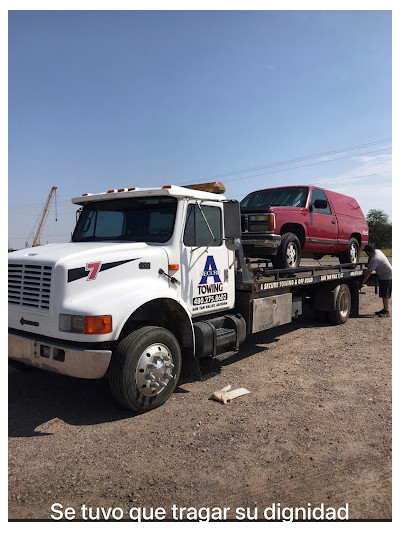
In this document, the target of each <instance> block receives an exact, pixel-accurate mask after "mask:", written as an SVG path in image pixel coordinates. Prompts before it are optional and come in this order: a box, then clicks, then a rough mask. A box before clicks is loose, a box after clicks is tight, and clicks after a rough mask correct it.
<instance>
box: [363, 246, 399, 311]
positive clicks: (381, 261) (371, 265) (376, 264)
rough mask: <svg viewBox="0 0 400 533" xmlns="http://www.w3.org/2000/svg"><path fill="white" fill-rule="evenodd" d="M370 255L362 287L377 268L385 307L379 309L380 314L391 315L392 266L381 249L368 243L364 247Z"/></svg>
mask: <svg viewBox="0 0 400 533" xmlns="http://www.w3.org/2000/svg"><path fill="white" fill-rule="evenodd" d="M364 251H365V253H366V254H367V256H368V258H369V259H368V263H367V271H366V273H365V276H364V279H363V280H362V282H361V285H360V288H361V287H362V286H363V285H364V284H365V283H366V281H367V279H368V278H369V277H370V275H371V274H372V271H373V270H375V272H376V275H377V276H378V278H379V297H380V298H382V300H383V309H381V310H380V311H377V312H376V313H375V314H376V315H378V316H389V300H390V297H391V296H392V266H391V264H390V263H389V261H388V260H387V257H386V256H385V254H384V253H383V252H381V251H380V250H375V248H374V247H373V246H372V244H367V245H366V246H365V248H364Z"/></svg>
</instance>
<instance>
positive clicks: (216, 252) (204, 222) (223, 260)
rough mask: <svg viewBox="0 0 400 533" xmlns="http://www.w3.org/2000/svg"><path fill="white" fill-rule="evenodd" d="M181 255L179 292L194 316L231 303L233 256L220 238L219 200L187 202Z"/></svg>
mask: <svg viewBox="0 0 400 533" xmlns="http://www.w3.org/2000/svg"><path fill="white" fill-rule="evenodd" d="M181 257H182V260H181V268H182V288H181V296H182V299H183V300H184V301H185V302H186V304H187V306H188V308H189V309H190V311H191V312H192V314H193V316H197V315H204V314H207V313H213V312H214V313H215V312H219V311H223V310H226V309H231V308H233V307H234V305H235V272H234V260H235V257H234V252H232V251H229V250H228V249H227V248H226V246H225V244H224V240H223V213H222V203H220V202H218V203H217V202H208V201H202V202H200V201H189V202H188V205H187V211H186V221H185V226H184V230H183V238H182V252H181Z"/></svg>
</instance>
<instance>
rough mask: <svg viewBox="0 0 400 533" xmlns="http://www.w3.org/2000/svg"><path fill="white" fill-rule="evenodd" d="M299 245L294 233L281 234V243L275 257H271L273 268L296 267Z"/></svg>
mask: <svg viewBox="0 0 400 533" xmlns="http://www.w3.org/2000/svg"><path fill="white" fill-rule="evenodd" d="M300 259H301V245H300V241H299V239H298V237H297V235H295V234H294V233H285V234H284V235H282V241H281V245H280V246H279V248H278V252H277V254H276V256H275V257H272V258H271V260H272V264H273V266H274V268H296V267H298V266H299V264H300Z"/></svg>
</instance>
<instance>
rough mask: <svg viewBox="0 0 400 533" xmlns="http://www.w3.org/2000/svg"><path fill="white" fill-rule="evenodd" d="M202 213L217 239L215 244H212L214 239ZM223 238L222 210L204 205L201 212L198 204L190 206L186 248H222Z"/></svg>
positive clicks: (184, 241)
mask: <svg viewBox="0 0 400 533" xmlns="http://www.w3.org/2000/svg"><path fill="white" fill-rule="evenodd" d="M201 211H203V214H204V217H205V218H206V220H207V222H208V225H209V226H210V228H211V231H212V232H213V234H214V238H215V239H216V240H214V241H213V242H211V241H212V238H213V237H212V235H211V233H210V230H209V229H208V226H207V224H206V221H205V220H204V217H203V214H202V212H201ZM221 237H222V217H221V209H220V208H219V207H211V206H208V205H202V206H201V210H200V208H199V206H198V205H197V204H190V205H189V207H188V212H187V217H186V226H185V233H184V235H183V243H184V244H185V246H208V245H210V246H221V244H222V238H221ZM210 243H211V244H210Z"/></svg>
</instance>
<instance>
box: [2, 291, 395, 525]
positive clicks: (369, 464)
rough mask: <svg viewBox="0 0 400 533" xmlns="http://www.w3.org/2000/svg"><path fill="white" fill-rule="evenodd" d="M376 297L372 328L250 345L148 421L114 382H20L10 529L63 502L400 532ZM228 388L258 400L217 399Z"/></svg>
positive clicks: (384, 335) (288, 335) (265, 338)
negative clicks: (326, 513)
mask: <svg viewBox="0 0 400 533" xmlns="http://www.w3.org/2000/svg"><path fill="white" fill-rule="evenodd" d="M363 291H365V294H362V295H361V297H360V299H361V302H360V317H359V318H353V319H350V320H349V321H348V322H347V323H346V324H344V325H342V326H333V325H328V324H325V323H321V322H317V321H315V320H314V321H306V320H304V319H303V318H301V319H299V320H297V321H296V322H293V323H292V324H290V325H288V326H282V327H280V328H277V329H276V330H274V331H270V332H264V333H260V334H257V335H255V336H253V337H249V338H248V339H247V340H246V342H245V344H244V345H243V346H242V348H241V352H240V355H238V356H236V357H235V358H234V359H232V360H228V361H224V362H223V363H222V364H220V365H216V364H214V365H212V366H210V365H205V367H204V372H206V373H208V377H206V379H204V380H203V381H198V382H195V383H182V384H181V385H180V387H179V388H178V389H177V390H176V392H175V393H174V394H173V396H172V398H171V399H170V400H169V401H168V402H167V403H166V404H165V405H164V406H162V407H161V408H159V409H157V410H155V411H152V412H149V413H146V414H143V415H138V416H133V415H132V414H131V413H130V412H129V411H127V410H123V409H121V408H120V407H119V406H118V404H116V402H115V401H114V400H113V399H112V398H111V396H110V394H109V392H108V390H107V388H106V386H105V384H104V382H90V381H84V380H78V379H73V378H68V377H63V376H58V375H53V374H47V373H44V372H40V371H34V372H32V373H20V372H18V371H15V370H10V372H9V417H10V418H9V436H10V438H9V518H10V519H49V518H50V515H51V505H52V504H53V503H54V502H59V503H61V504H62V505H63V506H64V507H67V506H72V507H74V508H75V509H79V508H80V506H81V505H82V504H86V505H88V506H93V507H95V506H104V507H110V506H112V507H121V508H122V509H123V510H124V511H126V512H127V511H128V510H129V509H130V508H131V507H139V506H140V507H164V508H165V509H167V511H169V509H170V507H171V506H172V505H173V504H175V505H177V506H179V507H191V506H194V507H197V508H199V507H201V506H204V507H215V506H219V507H223V506H225V507H230V508H231V509H232V510H234V509H235V508H236V507H239V506H241V507H250V508H253V507H255V506H257V507H258V508H259V509H264V508H265V507H268V506H270V505H271V504H272V503H274V502H275V503H278V502H279V503H280V504H281V507H284V506H297V507H299V506H305V507H307V504H308V503H311V504H312V505H320V504H321V503H324V504H325V505H326V506H334V507H342V506H344V504H345V503H346V502H347V503H348V504H349V517H350V518H352V519H389V518H391V319H390V318H389V319H388V318H378V317H375V316H374V315H373V312H374V311H376V310H377V309H380V308H381V300H379V299H378V297H377V296H375V295H374V289H373V288H372V287H368V288H365V289H363ZM227 384H231V385H232V387H233V388H236V387H246V388H247V389H249V390H250V391H251V394H248V395H246V396H243V397H241V398H237V399H236V400H234V401H233V402H232V403H231V404H228V405H221V404H219V403H215V402H213V401H210V400H209V399H208V398H209V396H210V394H211V393H212V392H213V391H215V390H218V389H220V388H222V387H224V386H225V385H227ZM168 516H170V515H169V512H168ZM127 517H128V515H127ZM233 517H234V515H232V512H228V518H233Z"/></svg>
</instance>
